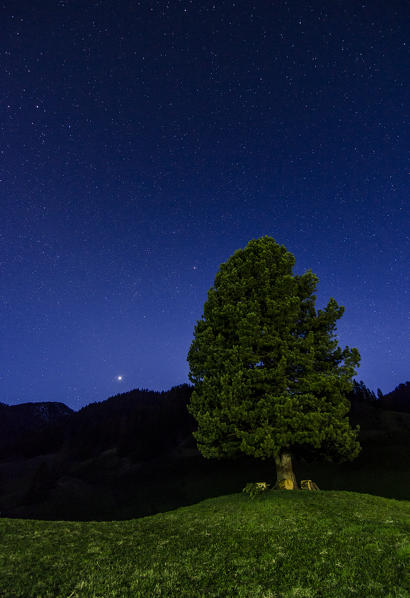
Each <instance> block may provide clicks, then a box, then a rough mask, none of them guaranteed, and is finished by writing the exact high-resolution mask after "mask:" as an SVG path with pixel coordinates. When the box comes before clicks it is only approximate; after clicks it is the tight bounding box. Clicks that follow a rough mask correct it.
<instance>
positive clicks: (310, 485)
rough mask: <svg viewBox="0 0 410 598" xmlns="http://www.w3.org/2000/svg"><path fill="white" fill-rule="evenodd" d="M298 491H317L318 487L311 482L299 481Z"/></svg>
mask: <svg viewBox="0 0 410 598" xmlns="http://www.w3.org/2000/svg"><path fill="white" fill-rule="evenodd" d="M286 481H287V480H286ZM300 489H301V490H319V486H318V485H317V484H315V482H312V480H301V481H300Z"/></svg>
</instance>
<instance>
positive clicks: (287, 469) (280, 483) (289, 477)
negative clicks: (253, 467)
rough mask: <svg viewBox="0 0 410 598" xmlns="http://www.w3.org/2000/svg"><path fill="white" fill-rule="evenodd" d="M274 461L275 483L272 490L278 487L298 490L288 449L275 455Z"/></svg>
mask: <svg viewBox="0 0 410 598" xmlns="http://www.w3.org/2000/svg"><path fill="white" fill-rule="evenodd" d="M275 463H276V484H275V485H274V487H273V490H279V489H280V488H283V489H286V490H298V489H299V488H298V484H297V481H296V477H295V474H294V473H293V467H292V454H291V453H290V452H289V451H282V452H281V453H279V455H278V456H277V457H275Z"/></svg>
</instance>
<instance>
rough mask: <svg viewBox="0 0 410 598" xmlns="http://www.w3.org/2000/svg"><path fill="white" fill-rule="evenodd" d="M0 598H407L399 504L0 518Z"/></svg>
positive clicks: (347, 498) (278, 498) (241, 500)
mask: <svg viewBox="0 0 410 598" xmlns="http://www.w3.org/2000/svg"><path fill="white" fill-rule="evenodd" d="M0 588H1V590H0V595H1V596H2V598H18V597H24V598H26V597H27V598H28V597H33V598H34V597H35V598H40V597H41V598H58V597H64V598H75V597H84V598H85V597H90V598H91V597H93V598H111V597H114V596H116V597H127V596H129V597H133V598H136V597H140V598H149V597H154V596H166V597H174V596H175V597H179V596H186V597H190V598H195V597H198V598H199V597H204V598H205V597H206V598H208V597H217V596H218V597H230V596H232V597H234V596H235V597H236V596H238V597H252V598H256V597H261V598H262V597H264V598H282V597H283V598H285V597H286V598H288V597H289V598H290V597H295V598H296V597H299V598H302V597H306V598H307V597H312V598H313V597H316V596H317V597H322V598H325V597H329V598H346V597H347V596H358V597H365V596H368V597H369V598H370V597H372V598H377V597H380V598H405V597H408V596H410V501H397V500H394V499H388V498H382V497H377V496H372V495H369V494H359V493H356V492H346V491H319V492H309V491H307V490H305V491H298V492H289V491H286V490H282V491H268V492H265V493H264V494H262V495H261V496H258V497H256V498H255V499H253V500H251V499H249V497H248V496H247V495H245V494H244V493H235V494H229V495H224V496H220V497H217V498H211V499H206V500H204V501H202V502H199V503H197V504H195V505H191V506H186V507H180V508H178V509H176V510H174V511H169V512H165V513H158V514H156V515H152V516H149V517H142V518H139V519H132V520H128V521H111V522H92V521H91V522H68V521H54V522H51V521H36V520H21V519H16V520H15V519H1V520H0Z"/></svg>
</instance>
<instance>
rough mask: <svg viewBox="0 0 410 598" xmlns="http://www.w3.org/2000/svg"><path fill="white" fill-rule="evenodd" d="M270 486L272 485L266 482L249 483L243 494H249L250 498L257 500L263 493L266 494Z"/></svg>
mask: <svg viewBox="0 0 410 598" xmlns="http://www.w3.org/2000/svg"><path fill="white" fill-rule="evenodd" d="M269 486H270V484H267V483H266V482H255V483H252V482H249V483H248V484H246V486H245V488H244V489H243V490H242V492H245V493H246V494H249V498H255V496H259V495H260V494H262V493H263V492H266V490H268V488H269Z"/></svg>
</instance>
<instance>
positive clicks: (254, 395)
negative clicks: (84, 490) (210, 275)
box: [187, 236, 361, 488]
mask: <svg viewBox="0 0 410 598" xmlns="http://www.w3.org/2000/svg"><path fill="white" fill-rule="evenodd" d="M294 264H295V258H294V256H293V255H292V254H291V253H289V252H288V251H287V250H286V248H285V247H284V246H283V245H279V244H277V243H276V242H275V240H274V239H273V238H271V237H268V236H265V237H262V238H260V239H254V240H251V241H250V242H249V243H248V245H247V246H246V247H245V249H239V250H237V251H236V252H235V253H234V254H233V255H232V256H231V257H230V258H229V259H228V260H227V262H225V263H223V264H221V266H220V268H219V270H218V272H217V274H216V277H215V281H214V286H213V287H211V288H210V290H209V292H208V300H207V301H206V302H205V305H204V314H203V316H202V318H201V320H198V321H197V323H196V326H195V329H194V340H193V341H192V344H191V347H190V349H189V352H188V358H187V359H188V363H189V366H190V371H189V379H190V381H191V382H192V383H193V384H194V391H193V393H192V395H191V400H190V403H189V404H188V406H187V407H188V411H189V412H190V413H191V414H192V415H193V417H194V418H195V420H196V422H197V425H198V427H197V430H196V431H195V432H194V433H193V434H194V437H195V439H196V441H197V446H198V449H199V451H200V452H201V453H202V455H203V456H204V457H206V458H218V459H221V458H235V457H237V456H239V455H240V454H246V455H250V456H253V457H255V458H260V459H263V460H265V459H272V460H274V461H275V464H276V473H277V480H276V486H275V487H278V486H279V483H280V481H281V480H284V479H291V480H292V482H293V487H294V488H297V483H296V478H295V475H294V472H293V467H292V455H295V456H296V455H300V456H302V455H304V454H305V453H306V452H308V451H309V450H310V449H312V447H313V449H315V451H314V454H315V455H317V456H319V457H322V458H324V459H325V460H328V461H333V460H337V461H339V462H342V461H346V460H353V459H354V458H355V457H356V456H357V455H358V454H359V452H360V450H361V447H360V445H359V443H358V441H357V439H356V434H357V433H358V430H359V427H357V428H356V430H353V429H352V428H351V427H350V425H349V420H348V418H347V417H345V416H346V414H347V413H348V411H349V409H350V403H349V401H348V400H347V399H346V395H347V393H348V392H349V391H350V390H351V389H352V386H353V384H352V377H353V375H355V374H356V371H355V369H354V367H355V366H357V365H358V364H359V362H360V355H359V352H358V350H357V349H354V348H352V349H349V347H346V348H345V349H344V350H341V349H340V348H339V347H338V343H337V340H336V338H335V329H336V320H338V319H339V318H340V317H341V316H342V314H343V312H344V307H343V306H340V307H339V306H338V305H337V303H336V301H335V299H333V298H331V299H330V300H329V302H328V304H327V307H326V308H325V309H324V310H318V311H317V312H316V310H315V301H316V296H315V295H313V292H314V291H315V289H316V285H317V283H318V277H317V276H316V275H315V274H313V273H312V271H311V270H308V271H307V272H305V273H304V274H303V275H301V276H298V275H294V274H292V268H293V266H294Z"/></svg>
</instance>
